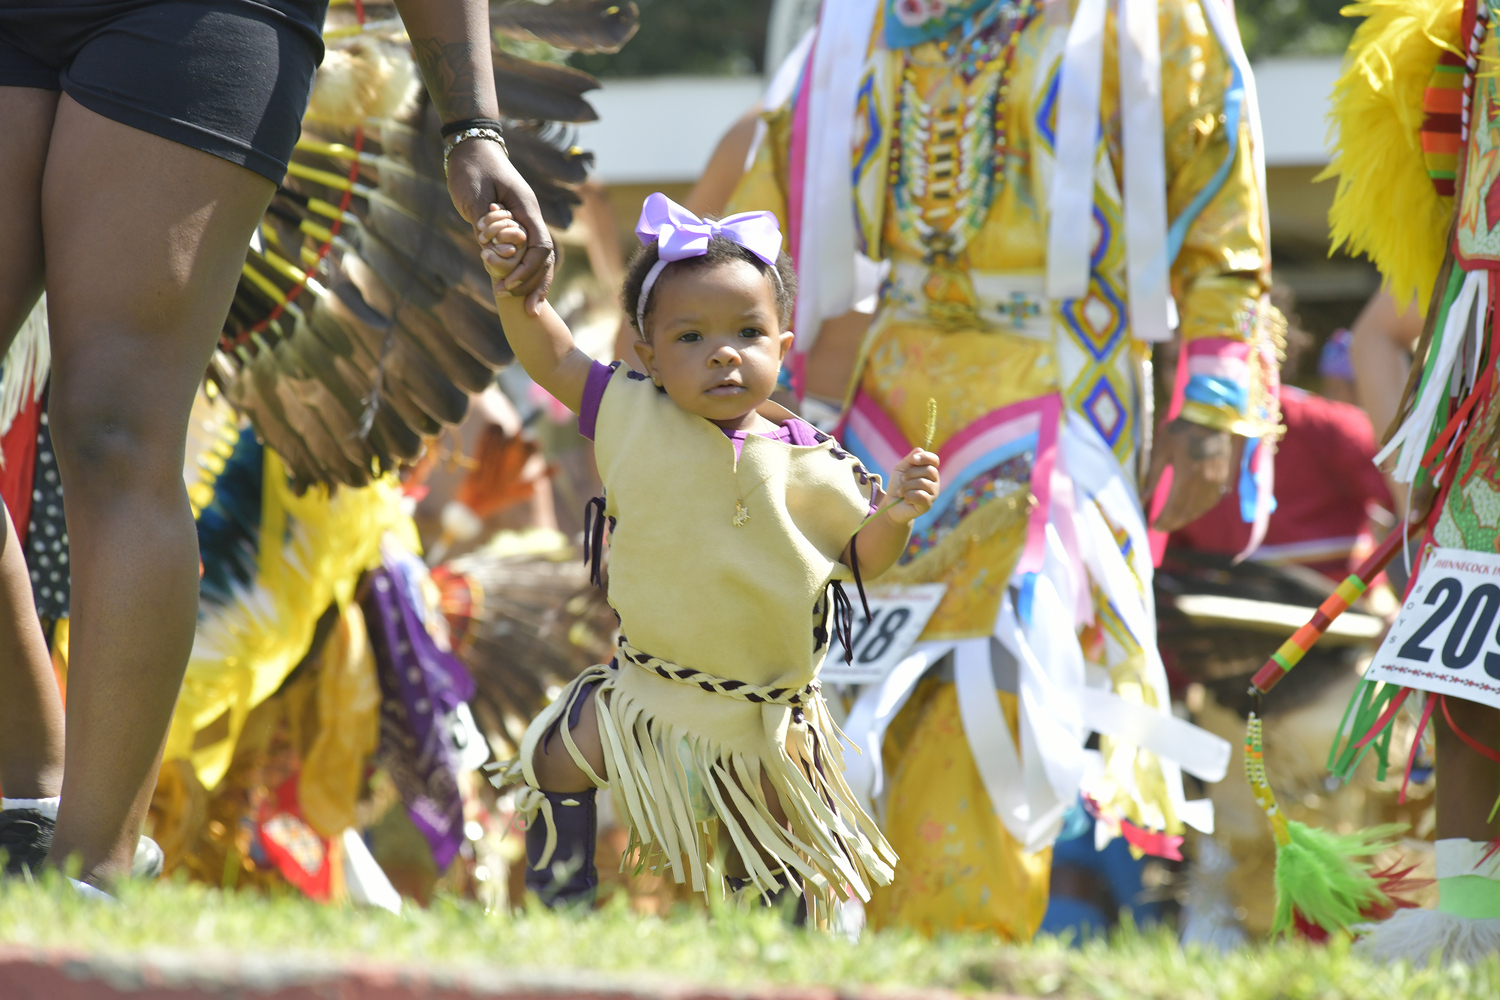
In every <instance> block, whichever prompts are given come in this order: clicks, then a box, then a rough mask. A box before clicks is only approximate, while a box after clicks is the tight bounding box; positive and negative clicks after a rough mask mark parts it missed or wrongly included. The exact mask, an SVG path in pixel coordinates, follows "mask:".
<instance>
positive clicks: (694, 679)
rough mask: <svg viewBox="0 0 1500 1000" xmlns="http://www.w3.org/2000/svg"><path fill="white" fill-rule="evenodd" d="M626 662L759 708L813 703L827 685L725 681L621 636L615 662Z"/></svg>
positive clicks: (680, 682) (813, 680) (813, 681)
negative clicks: (654, 652)
mask: <svg viewBox="0 0 1500 1000" xmlns="http://www.w3.org/2000/svg"><path fill="white" fill-rule="evenodd" d="M621 660H624V661H626V662H628V663H633V664H635V665H636V666H638V667H640V668H642V669H643V670H649V671H651V672H652V673H654V674H656V675H657V676H658V677H663V678H666V679H667V680H669V681H677V682H678V683H679V684H691V685H693V686H694V687H697V688H702V689H703V690H704V691H708V692H709V693H711V694H722V695H724V696H725V697H726V698H738V699H739V700H740V701H748V702H752V703H754V704H757V705H765V704H771V705H792V706H802V705H806V704H808V703H809V702H811V701H812V700H813V699H814V698H815V697H816V696H817V694H818V692H819V691H821V690H822V688H823V685H822V683H821V682H820V681H819V680H818V679H817V678H813V679H812V680H811V681H809V682H808V683H807V684H806V685H805V686H803V687H800V688H792V687H772V686H770V685H766V684H748V683H746V682H745V681H731V680H725V679H724V678H722V677H715V676H713V675H712V674H706V673H704V672H703V671H701V670H694V669H692V668H691V667H679V666H678V665H677V664H675V663H669V662H667V661H666V660H663V659H661V658H660V657H656V656H651V655H650V654H647V653H643V652H641V651H640V650H639V649H636V648H635V647H634V646H632V645H630V643H628V642H626V641H625V637H624V636H621V637H620V655H619V656H617V657H616V658H615V662H617V663H618V662H619V661H621Z"/></svg>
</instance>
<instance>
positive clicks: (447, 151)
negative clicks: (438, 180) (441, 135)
mask: <svg viewBox="0 0 1500 1000" xmlns="http://www.w3.org/2000/svg"><path fill="white" fill-rule="evenodd" d="M470 139H488V140H489V141H490V142H498V143H499V144H500V149H501V151H502V152H504V153H505V155H506V156H509V155H510V147H509V146H507V145H505V136H503V135H501V134H500V130H499V129H493V128H466V129H464V130H463V131H462V132H459V133H457V134H455V135H451V136H449V137H448V141H447V142H446V143H445V144H444V145H443V173H444V174H446V173H447V172H448V157H450V156H452V155H453V151H454V150H455V149H457V148H458V146H459V144H460V143H464V142H468V141H469V140H470Z"/></svg>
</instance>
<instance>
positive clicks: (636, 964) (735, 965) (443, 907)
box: [0, 879, 1500, 1000]
mask: <svg viewBox="0 0 1500 1000" xmlns="http://www.w3.org/2000/svg"><path fill="white" fill-rule="evenodd" d="M122 903H123V905H120V906H110V905H107V904H103V905H101V904H98V903H91V902H89V901H86V900H83V899H81V898H79V897H78V896H77V895H76V894H75V893H73V892H72V891H71V890H70V889H68V888H67V887H65V886H60V885H58V884H57V883H56V882H55V881H46V882H43V883H39V884H36V885H30V884H27V883H25V882H22V881H19V880H16V879H7V880H3V881H0V943H3V944H16V945H29V946H38V947H48V948H58V949H66V950H70V951H78V950H83V951H88V952H99V953H112V954H119V953H122V952H132V951H138V950H142V949H163V948H168V949H204V950H211V951H215V952H223V951H234V952H247V953H255V954H259V955H277V954H288V953H302V954H309V953H310V954H313V955H317V956H321V957H326V956H350V957H360V956H363V957H369V958H372V959H376V960H378V961H380V962H403V961H415V962H421V963H424V964H448V965H454V966H460V965H461V966H475V965H491V966H506V967H514V968H522V969H534V970H543V971H547V972H556V971H559V970H590V971H593V972H603V973H610V974H618V975H620V976H621V977H628V976H630V975H632V974H645V973H649V974H652V975H657V976H660V975H667V976H674V977H680V978H682V979H686V980H694V981H698V982H703V983H712V984H719V985H738V986H748V985H760V984H826V985H834V986H857V985H862V984H867V985H876V986H924V987H945V988H949V989H955V990H959V991H962V992H966V993H976V992H1002V993H1003V992H1009V993H1015V994H1019V995H1021V996H1029V997H1068V998H1097V1000H1127V998H1128V1000H1158V998H1159V1000H1200V998H1201V1000H1346V998H1347V1000H1405V998H1421V1000H1458V998H1468V997H1484V998H1496V997H1500V962H1497V961H1496V960H1492V961H1491V962H1490V963H1489V964H1488V965H1486V966H1484V967H1481V968H1450V969H1445V970H1440V971H1424V972H1414V971H1411V970H1409V969H1405V968H1394V969H1392V968H1381V967H1376V966H1371V965H1367V964H1365V963H1363V962H1361V961H1359V960H1358V959H1356V958H1354V957H1353V956H1351V955H1350V954H1349V952H1348V948H1347V945H1346V944H1343V943H1335V944H1333V945H1331V946H1329V947H1311V946H1306V945H1302V944H1276V945H1270V946H1265V947H1255V948H1247V949H1244V950H1241V951H1238V952H1235V953H1233V954H1230V955H1219V954H1217V953H1202V952H1197V951H1189V952H1184V951H1183V950H1181V949H1180V948H1179V947H1178V946H1177V944H1176V943H1175V941H1174V940H1173V939H1172V938H1171V937H1170V936H1169V935H1167V934H1165V933H1156V932H1141V933H1136V932H1132V931H1125V932H1122V933H1120V934H1118V935H1116V936H1115V938H1114V939H1112V940H1111V941H1109V942H1107V943H1106V942H1102V941H1096V942H1092V943H1089V944H1086V945H1085V946H1084V947H1082V948H1081V949H1070V948H1068V947H1066V946H1065V945H1064V944H1062V943H1060V942H1058V941H1055V940H1044V941H1039V942H1037V943H1036V944H1033V945H1030V946H1027V947H1011V946H1006V945H1001V944H997V943H995V942H994V941H993V940H991V939H986V938H984V937H982V936H977V935H957V936H951V937H944V938H939V939H936V940H927V939H925V938H922V937H919V936H917V935H914V934H907V933H881V934H866V935H865V936H864V937H863V939H862V940H860V941H859V943H857V944H855V943H851V942H849V941H847V940H844V939H842V938H838V937H834V936H830V935H826V934H820V933H816V932H804V931H799V930H796V929H795V928H792V927H789V926H787V925H785V924H784V923H782V922H781V921H780V920H779V919H778V918H777V917H776V916H774V915H771V914H767V913H764V912H756V913H743V912H722V913H719V914H717V915H716V916H714V917H712V918H711V919H706V918H705V917H703V916H702V915H701V914H697V913H687V912H684V913H682V914H680V915H678V916H674V917H670V918H666V919H662V918H655V917H640V916H636V915H634V914H632V913H631V912H629V911H628V910H626V909H625V908H624V907H623V906H611V907H608V908H606V909H604V910H602V911H599V912H597V913H595V914H592V915H589V916H587V917H581V918H575V917H570V916H566V915H558V914H552V913H547V912H544V911H537V912H527V913H524V914H520V915H515V916H512V915H506V914H492V913H485V912H484V911H483V910H481V909H479V908H477V907H474V906H469V905H466V904H456V903H446V902H440V903H439V904H438V905H435V906H434V907H433V908H432V909H431V910H426V911H422V910H417V911H414V912H411V913H409V914H407V915H405V916H403V917H396V916H393V915H391V914H388V913H385V912H384V911H371V910H350V909H341V908H334V907H325V906H320V905H317V904H314V903H310V902H308V901H306V900H303V899H300V898H290V897H288V898H277V899H272V898H267V897H264V896H259V895H249V894H236V893H221V892H219V891H217V890H211V889H206V888H203V887H200V886H194V885H181V884H177V885H174V884H168V883H158V884H155V885H149V886H133V887H127V889H126V891H125V892H124V893H123V894H122Z"/></svg>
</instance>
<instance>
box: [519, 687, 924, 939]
mask: <svg viewBox="0 0 1500 1000" xmlns="http://www.w3.org/2000/svg"><path fill="white" fill-rule="evenodd" d="M622 669H627V670H630V669H637V668H634V667H630V666H625V667H623V668H622ZM617 682H618V675H617V673H616V670H615V669H614V668H612V667H606V666H596V667H591V668H589V669H588V670H586V671H584V672H583V673H582V674H581V675H579V677H578V678H577V679H575V680H574V681H573V682H572V683H571V684H570V685H569V686H568V688H567V689H566V690H565V691H564V692H563V693H562V695H561V696H559V697H558V698H557V700H556V701H554V702H553V703H552V704H551V705H550V706H548V708H547V709H546V711H544V712H543V713H542V714H541V715H540V716H538V717H537V719H536V720H534V721H533V722H532V724H531V726H530V727H529V728H528V729H527V731H526V738H525V739H524V740H523V741H522V745H521V756H520V758H519V759H518V760H517V761H515V762H513V763H512V764H511V765H510V766H509V767H508V769H507V771H506V776H505V777H506V779H507V780H523V779H524V780H525V781H526V783H527V784H528V785H530V786H531V788H532V789H534V788H535V787H536V776H535V773H534V772H532V770H531V767H530V764H531V761H532V760H533V758H534V755H535V753H536V749H537V745H538V743H539V742H540V741H541V739H542V738H544V736H545V734H546V733H548V732H549V731H551V730H552V728H553V726H554V725H555V724H556V723H557V722H559V721H560V720H565V719H566V718H567V716H568V715H569V714H570V711H571V706H572V704H573V703H574V701H575V700H576V699H578V698H579V697H582V695H583V693H584V692H586V691H587V690H589V686H590V685H594V684H597V685H598V687H597V688H596V693H595V699H594V705H595V710H596V711H597V713H598V719H599V736H600V739H601V741H602V743H603V745H604V758H605V762H606V767H605V771H606V776H600V775H598V774H595V773H594V771H593V769H592V768H591V767H590V766H589V764H588V762H587V760H586V759H585V758H584V756H583V754H582V752H581V751H579V749H578V747H577V745H576V744H575V743H574V742H573V738H572V734H571V733H570V732H569V730H568V727H567V726H566V725H561V726H558V727H557V728H558V731H559V733H560V735H561V737H562V742H563V745H564V746H565V747H566V748H567V750H568V753H569V755H570V756H571V757H572V758H573V761H574V763H576V764H577V765H578V766H579V767H580V768H581V769H582V770H583V771H584V773H585V774H587V775H588V776H589V778H590V780H592V781H593V782H594V784H595V785H596V786H598V787H600V788H610V789H612V790H613V794H614V800H615V805H616V808H618V809H619V811H620V814H621V816H622V817H623V818H624V819H625V820H626V823H627V825H628V826H629V828H630V844H629V847H628V848H627V849H626V851H625V855H624V857H623V858H622V859H621V870H624V869H625V868H626V866H627V865H632V862H633V865H632V867H633V868H634V871H635V873H636V874H639V873H640V872H642V871H644V870H647V869H651V870H653V871H661V870H662V869H671V871H672V876H673V878H674V879H675V880H676V881H677V883H678V884H682V883H684V882H686V881H689V879H690V880H691V884H692V887H693V890H694V891H695V892H706V891H707V880H706V878H705V874H704V872H705V864H706V863H707V862H709V861H711V860H712V858H713V854H712V845H713V844H714V841H715V839H716V837H715V833H716V832H723V833H726V834H727V835H728V836H729V839H730V841H731V842H732V844H733V845H734V848H735V850H736V851H737V852H738V854H739V856H740V858H741V860H742V861H743V862H744V864H745V868H746V871H747V872H748V874H749V878H750V880H751V882H752V884H753V885H754V886H755V887H756V888H757V889H759V890H760V891H761V892H762V893H763V894H765V895H767V896H769V895H770V894H772V893H775V892H776V891H778V890H779V889H781V888H782V887H783V886H784V885H786V883H787V882H790V883H791V888H792V890H793V891H794V892H795V891H796V890H797V880H796V879H787V878H786V873H795V874H796V875H797V876H799V877H800V878H801V880H802V888H803V889H804V890H805V891H806V893H807V901H808V916H809V919H810V920H812V921H814V922H815V923H816V922H818V921H821V920H823V919H825V918H827V917H829V916H831V914H832V913H833V903H834V901H835V899H836V898H839V899H848V898H849V897H850V895H853V894H857V895H858V896H859V897H860V898H861V899H863V900H866V901H868V900H869V898H870V892H869V886H870V885H871V884H872V883H873V884H875V885H889V884H890V882H891V879H892V878H893V876H894V874H895V869H894V865H895V863H896V855H895V852H894V851H892V850H891V847H890V845H889V844H887V843H886V842H885V838H884V837H882V836H881V835H880V832H879V830H878V828H877V827H876V825H875V823H874V821H873V820H871V819H870V818H869V816H867V815H866V814H865V813H864V811H863V810H862V809H861V808H860V807H859V804H858V802H857V801H856V800H855V798H854V793H853V792H852V791H851V790H850V788H849V786H848V785H847V784H846V783H845V781H844V761H843V754H842V752H841V750H840V748H839V745H838V741H837V739H836V738H835V736H834V734H835V733H836V732H837V729H836V727H835V725H834V723H833V720H832V718H831V717H830V716H829V714H828V708H827V706H826V705H825V704H824V702H823V698H822V696H821V695H819V696H817V698H816V700H815V701H814V702H813V703H812V704H810V705H808V706H807V707H806V709H805V712H804V719H805V720H806V721H805V723H804V724H803V725H801V726H798V725H789V726H788V727H787V729H786V737H785V741H784V743H782V745H781V746H779V747H778V746H776V744H775V743H774V742H773V741H772V740H771V739H770V738H769V736H768V737H767V740H766V744H767V747H766V752H765V753H764V754H762V755H754V754H750V753H744V752H734V751H731V750H729V749H728V748H727V747H725V746H723V745H721V744H720V742H719V741H718V740H716V739H715V738H714V737H713V736H711V735H708V734H706V733H702V732H697V731H695V730H694V729H693V728H692V726H691V725H682V724H680V723H679V722H677V721H676V720H669V719H666V718H663V717H660V716H653V715H652V713H651V711H650V709H649V707H648V706H647V705H646V704H645V703H644V702H643V701H641V700H638V699H636V698H634V697H632V696H631V695H630V694H629V693H627V692H626V691H625V690H624V689H622V688H621V687H619V686H618V683H617ZM747 708H750V709H751V710H756V709H757V708H758V709H759V711H761V712H763V713H774V712H785V711H788V709H787V708H786V706H783V705H765V706H747ZM766 728H767V731H768V733H769V731H770V730H772V729H773V728H774V727H773V726H772V725H770V724H769V723H768V724H767V726H766ZM762 777H764V778H766V779H767V780H768V781H769V783H770V785H771V787H772V788H773V789H774V790H775V793H776V797H777V799H778V800H779V802H780V804H781V807H782V809H783V810H784V811H785V813H786V815H787V817H788V820H789V824H788V825H789V827H790V829H784V828H782V827H781V826H780V825H778V823H777V822H776V819H775V818H774V816H773V815H772V813H771V809H770V806H769V804H768V802H767V798H766V794H765V792H764V790H763V789H762V786H761V779H762ZM502 783H503V782H502ZM705 798H706V800H707V802H708V804H710V805H711V812H712V816H711V817H705V816H704V815H703V813H704V810H703V808H702V806H701V805H699V806H698V807H697V808H695V802H699V803H701V802H702V801H703V800H704V799H705ZM541 806H542V800H541V796H540V795H539V794H536V793H534V792H533V793H531V794H526V793H523V794H522V795H521V796H520V797H518V800H517V809H518V811H520V812H522V813H523V814H526V813H529V814H530V815H528V816H527V819H528V822H530V821H534V819H535V816H536V814H537V812H539V811H541ZM543 819H544V820H548V821H549V825H548V831H549V835H548V841H547V844H548V850H547V854H550V853H551V849H552V847H553V846H554V844H555V836H554V835H553V833H552V831H551V825H550V817H548V816H546V815H545V814H544V815H543ZM715 827H717V830H716V829H715ZM547 860H548V859H547V858H546V857H543V858H542V859H540V862H539V867H540V866H544V865H545V864H546V863H547ZM684 869H686V870H684Z"/></svg>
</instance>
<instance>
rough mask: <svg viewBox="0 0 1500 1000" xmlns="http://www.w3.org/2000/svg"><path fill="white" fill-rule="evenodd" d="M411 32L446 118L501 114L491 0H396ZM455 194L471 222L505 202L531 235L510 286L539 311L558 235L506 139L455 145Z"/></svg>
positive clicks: (451, 190) (451, 172)
mask: <svg viewBox="0 0 1500 1000" xmlns="http://www.w3.org/2000/svg"><path fill="white" fill-rule="evenodd" d="M395 3H396V9H397V10H398V11H399V12H400V14H401V20H402V22H403V23H405V25H406V31H407V34H408V35H409V36H410V37H411V46H412V50H413V51H414V52H415V53H416V57H417V65H418V67H420V68H421V70H422V79H423V80H424V81H425V82H426V84H427V92H428V93H429V94H430V95H431V96H432V103H433V106H434V107H436V108H437V111H438V114H439V116H441V117H442V119H443V122H444V123H447V122H455V121H461V120H463V119H466V118H494V119H498V118H499V117H500V106H499V104H498V103H497V102H496V100H495V67H494V64H493V63H492V62H491V56H490V13H489V4H488V3H486V2H485V0H395ZM448 194H449V195H450V196H451V197H452V198H453V207H454V208H456V209H458V214H459V215H462V216H463V217H464V221H465V222H475V221H477V220H478V219H479V217H480V216H481V215H483V214H484V211H485V206H487V205H489V204H491V203H493V202H498V203H499V204H500V205H502V206H504V207H505V208H506V209H507V210H508V211H510V213H511V214H512V215H514V216H515V218H516V219H518V220H519V221H520V223H521V225H522V227H523V228H524V229H525V230H526V232H527V233H528V234H530V235H529V239H528V241H527V249H526V254H525V256H524V257H523V258H522V259H521V262H520V265H519V266H518V267H516V269H515V271H514V273H512V274H511V276H510V278H509V284H508V285H507V286H506V287H507V288H508V289H509V290H510V291H511V292H512V293H514V294H517V295H524V296H526V306H527V308H528V309H530V310H531V311H532V313H533V314H534V313H535V312H536V311H537V310H538V309H539V308H540V307H541V304H542V300H543V299H545V298H546V296H547V289H548V287H549V286H550V285H551V284H552V265H553V262H554V257H553V252H552V234H551V233H550V232H549V231H548V230H547V224H546V223H545V222H544V221H543V220H542V210H541V206H539V205H538V204H537V200H536V195H535V194H533V193H532V191H531V188H530V187H528V186H527V184H526V182H525V181H524V180H522V178H521V175H520V174H519V173H517V172H516V168H515V167H514V166H513V165H512V164H511V162H510V160H509V158H507V157H506V155H505V152H504V150H503V149H502V148H501V146H500V144H499V143H495V142H489V141H487V140H484V139H470V140H469V141H468V142H462V143H459V144H458V145H457V146H456V147H454V150H453V155H452V156H451V157H449V160H448Z"/></svg>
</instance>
